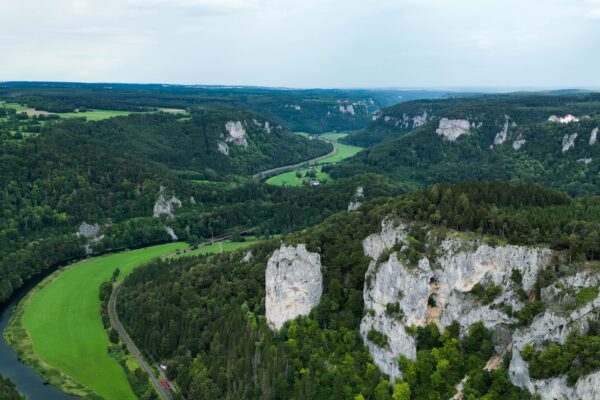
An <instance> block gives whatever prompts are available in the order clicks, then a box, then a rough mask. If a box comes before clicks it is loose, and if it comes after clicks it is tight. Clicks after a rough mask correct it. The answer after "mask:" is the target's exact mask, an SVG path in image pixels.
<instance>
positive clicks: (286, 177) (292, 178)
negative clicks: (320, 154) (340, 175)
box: [266, 132, 362, 186]
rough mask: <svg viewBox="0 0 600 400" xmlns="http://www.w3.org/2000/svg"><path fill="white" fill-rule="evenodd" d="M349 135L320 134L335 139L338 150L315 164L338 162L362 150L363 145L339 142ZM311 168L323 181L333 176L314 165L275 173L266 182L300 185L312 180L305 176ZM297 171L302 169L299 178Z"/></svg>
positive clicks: (279, 184) (280, 184)
mask: <svg viewBox="0 0 600 400" xmlns="http://www.w3.org/2000/svg"><path fill="white" fill-rule="evenodd" d="M297 134H302V133H298V132H297ZM347 135H348V134H347V133H324V134H322V135H320V136H321V137H322V138H326V139H329V140H333V141H334V142H333V146H334V147H335V149H336V150H337V152H336V153H335V154H334V155H332V156H329V157H326V158H324V159H322V160H319V161H317V162H316V163H315V165H319V164H331V163H337V162H340V161H342V160H344V159H346V158H350V157H352V156H354V155H355V154H356V153H358V152H359V151H361V150H362V147H357V146H350V145H348V144H343V143H338V142H337V140H338V139H340V138H343V137H345V136H347ZM310 169H315V171H316V172H317V177H316V179H317V180H319V181H321V182H327V181H330V180H331V177H330V176H329V174H326V173H324V172H321V167H320V166H313V167H307V168H301V169H299V170H294V171H288V172H283V173H281V174H279V175H275V176H273V177H271V178H269V179H267V181H266V183H267V184H269V185H278V186H283V185H287V186H300V185H303V184H305V183H307V182H308V181H310V178H306V177H304V175H305V174H306V172H307V171H309V170H310ZM297 171H300V174H301V175H302V177H300V178H298V177H297V176H296V172H297Z"/></svg>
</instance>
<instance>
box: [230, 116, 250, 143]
mask: <svg viewBox="0 0 600 400" xmlns="http://www.w3.org/2000/svg"><path fill="white" fill-rule="evenodd" d="M225 129H226V130H227V133H228V134H229V137H227V138H226V139H225V140H226V141H227V142H232V143H233V144H236V145H238V146H242V147H248V141H247V140H246V129H245V128H244V125H242V122H241V121H235V122H234V121H229V122H227V123H226V124H225Z"/></svg>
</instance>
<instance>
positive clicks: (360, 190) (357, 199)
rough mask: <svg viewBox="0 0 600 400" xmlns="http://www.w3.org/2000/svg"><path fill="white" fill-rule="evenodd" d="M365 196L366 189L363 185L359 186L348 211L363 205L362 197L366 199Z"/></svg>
mask: <svg viewBox="0 0 600 400" xmlns="http://www.w3.org/2000/svg"><path fill="white" fill-rule="evenodd" d="M364 197H365V191H364V189H363V187H362V186H359V187H357V188H356V192H355V193H354V196H353V197H352V200H351V201H350V203H349V204H348V211H355V210H358V209H359V208H360V206H361V205H362V203H361V201H362V199H364Z"/></svg>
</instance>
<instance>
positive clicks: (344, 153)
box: [317, 142, 362, 164]
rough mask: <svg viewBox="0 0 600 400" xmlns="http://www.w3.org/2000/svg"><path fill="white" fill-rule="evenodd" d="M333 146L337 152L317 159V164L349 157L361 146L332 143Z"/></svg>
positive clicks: (360, 148) (334, 161)
mask: <svg viewBox="0 0 600 400" xmlns="http://www.w3.org/2000/svg"><path fill="white" fill-rule="evenodd" d="M333 146H334V147H335V148H336V150H337V153H335V154H334V155H332V156H329V157H327V158H324V159H322V160H319V161H317V164H330V163H336V162H340V161H342V160H344V159H346V158H350V157H352V156H354V155H355V154H357V153H358V152H360V151H361V150H362V147H357V146H351V145H349V144H343V143H337V142H335V143H333Z"/></svg>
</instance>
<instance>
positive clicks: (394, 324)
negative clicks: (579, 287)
mask: <svg viewBox="0 0 600 400" xmlns="http://www.w3.org/2000/svg"><path fill="white" fill-rule="evenodd" d="M409 229H410V228H409V226H407V225H405V224H402V223H400V224H394V223H393V222H392V221H391V220H386V221H384V222H383V224H382V229H381V232H380V233H378V234H374V235H370V236H369V237H367V238H366V239H365V240H364V241H363V249H364V253H365V255H367V256H369V257H370V258H371V259H372V261H371V264H370V265H369V269H368V271H367V273H366V278H365V288H364V293H363V297H364V302H365V309H366V312H365V317H364V318H363V320H362V321H361V327H360V332H361V335H362V337H363V339H364V340H365V343H366V344H367V346H368V348H369V351H370V353H371V355H372V356H373V360H374V362H375V364H376V365H377V366H379V367H380V368H381V370H382V371H383V372H385V373H386V374H389V375H390V376H392V377H393V378H395V377H399V376H400V375H401V373H400V371H399V369H398V366H397V364H398V363H397V360H398V357H399V356H400V355H403V356H405V357H408V358H413V359H414V358H415V357H416V345H415V341H414V338H413V337H412V336H411V335H409V334H408V333H407V330H406V328H407V327H409V326H425V325H427V324H429V323H431V322H433V323H436V324H437V325H438V326H439V327H440V328H445V327H447V326H448V325H450V324H451V323H452V321H455V320H456V321H458V323H459V324H460V325H461V326H462V327H463V328H467V327H468V326H470V325H472V324H473V323H475V322H478V321H482V322H483V323H484V325H485V326H486V327H488V328H489V329H491V330H492V331H494V330H496V329H503V327H504V326H506V325H507V324H510V323H511V322H513V321H514V320H513V319H512V317H511V316H508V315H507V314H505V313H504V311H502V307H499V305H500V304H510V305H511V307H513V310H519V309H520V308H522V306H523V304H522V303H520V302H519V301H518V300H517V299H518V296H517V294H516V290H517V289H518V288H516V287H515V286H514V284H513V283H512V281H511V275H512V273H513V271H514V270H518V271H519V272H520V273H521V275H522V276H523V280H522V288H523V290H525V291H529V290H531V288H532V287H533V285H534V282H535V279H536V276H537V273H538V271H539V270H540V269H542V268H544V267H546V266H547V265H548V263H549V262H550V259H551V255H552V252H551V251H550V250H547V249H540V248H528V247H519V246H497V247H492V246H490V245H487V244H485V243H483V242H481V241H476V240H471V241H470V240H465V239H461V238H459V237H458V236H456V237H454V236H450V237H448V238H446V239H443V240H441V241H440V242H438V243H433V242H432V243H431V244H429V245H428V246H432V248H431V249H430V250H431V253H432V254H436V255H435V256H430V257H422V258H421V259H420V260H419V262H418V264H417V265H409V264H408V263H407V261H406V260H404V259H403V258H402V257H401V254H402V251H403V250H404V249H407V246H409V244H408V242H407V241H406V240H405V239H406V237H407V235H408V234H409ZM432 240H433V238H432ZM391 249H400V250H399V251H394V252H392V253H391V254H390V256H389V258H388V259H387V260H379V259H380V257H381V256H382V255H383V254H385V253H386V252H387V251H390V250H391ZM378 260H379V261H380V262H378ZM476 284H480V285H483V286H488V285H491V284H493V285H496V286H500V287H502V288H503V293H502V294H501V295H499V296H498V297H497V298H496V299H494V301H493V302H491V303H490V304H487V305H484V304H481V303H480V302H479V301H478V300H477V298H476V297H475V296H474V295H472V294H470V293H469V292H470V291H471V290H472V289H473V287H474V286H475V285H476ZM396 303H397V307H398V309H399V311H400V312H398V313H397V314H396V315H394V314H393V313H392V314H390V309H393V307H391V308H390V306H393V305H395V304H396ZM371 330H374V331H377V332H378V333H380V334H383V335H385V336H386V338H387V345H386V346H383V347H381V346H380V345H378V344H376V343H373V342H371V341H370V340H369V339H368V335H369V332H370V331H371Z"/></svg>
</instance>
